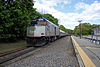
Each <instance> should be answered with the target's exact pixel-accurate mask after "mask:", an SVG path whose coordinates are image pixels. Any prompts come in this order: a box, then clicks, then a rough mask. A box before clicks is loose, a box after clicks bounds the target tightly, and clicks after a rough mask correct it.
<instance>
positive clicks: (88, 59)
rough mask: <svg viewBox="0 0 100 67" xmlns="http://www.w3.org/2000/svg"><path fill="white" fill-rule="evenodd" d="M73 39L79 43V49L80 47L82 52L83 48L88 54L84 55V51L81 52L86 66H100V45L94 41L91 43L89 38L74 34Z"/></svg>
mask: <svg viewBox="0 0 100 67" xmlns="http://www.w3.org/2000/svg"><path fill="white" fill-rule="evenodd" d="M72 39H73V40H75V41H76V43H77V45H75V46H76V47H79V48H77V50H79V49H80V50H79V52H80V51H81V49H82V51H83V52H84V54H86V56H84V55H83V54H82V52H80V53H79V54H80V55H81V58H82V60H83V63H84V64H85V63H86V66H85V67H91V66H92V67H100V45H96V44H94V43H91V42H90V41H88V40H87V39H80V38H79V37H75V36H72ZM75 41H74V42H75ZM84 60H85V61H84Z"/></svg>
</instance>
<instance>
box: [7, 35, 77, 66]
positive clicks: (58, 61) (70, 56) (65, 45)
mask: <svg viewBox="0 0 100 67" xmlns="http://www.w3.org/2000/svg"><path fill="white" fill-rule="evenodd" d="M6 67H79V66H78V62H77V59H76V56H75V53H74V50H73V46H72V43H71V40H70V37H69V36H67V37H64V38H62V39H59V40H57V41H55V42H53V43H51V44H50V45H48V46H46V47H44V48H42V49H41V50H39V51H36V52H34V53H33V55H32V56H30V57H27V58H25V59H23V60H20V61H17V62H15V63H12V64H10V65H8V66H6Z"/></svg>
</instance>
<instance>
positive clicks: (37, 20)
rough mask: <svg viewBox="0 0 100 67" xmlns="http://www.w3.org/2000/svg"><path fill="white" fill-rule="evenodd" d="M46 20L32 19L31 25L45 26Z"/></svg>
mask: <svg viewBox="0 0 100 67" xmlns="http://www.w3.org/2000/svg"><path fill="white" fill-rule="evenodd" d="M46 23H47V22H46V20H45V19H43V18H38V19H33V20H32V21H31V25H46Z"/></svg>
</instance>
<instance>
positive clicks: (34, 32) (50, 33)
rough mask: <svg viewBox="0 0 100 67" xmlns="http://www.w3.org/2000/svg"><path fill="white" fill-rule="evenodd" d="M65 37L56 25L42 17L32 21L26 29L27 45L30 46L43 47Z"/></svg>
mask: <svg viewBox="0 0 100 67" xmlns="http://www.w3.org/2000/svg"><path fill="white" fill-rule="evenodd" d="M66 35H67V33H65V32H64V31H61V30H60V29H59V27H58V26H57V25H55V24H53V23H52V22H50V21H49V20H47V19H45V18H43V17H39V18H34V19H32V21H31V24H30V25H29V26H28V27H27V43H28V44H29V45H30V46H43V45H45V44H46V43H48V42H52V41H55V40H56V39H58V38H61V37H63V36H66Z"/></svg>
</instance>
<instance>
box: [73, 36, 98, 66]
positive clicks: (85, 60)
mask: <svg viewBox="0 0 100 67" xmlns="http://www.w3.org/2000/svg"><path fill="white" fill-rule="evenodd" d="M71 37H72V36H71ZM72 40H73V42H74V44H75V46H76V49H77V51H78V53H79V55H80V57H81V59H82V61H83V63H84V66H85V67H96V66H95V64H94V63H93V62H92V61H91V59H90V58H89V57H88V56H87V55H86V53H85V52H84V51H83V50H82V48H81V47H80V46H79V45H78V43H77V42H76V41H75V40H74V38H73V37H72Z"/></svg>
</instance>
